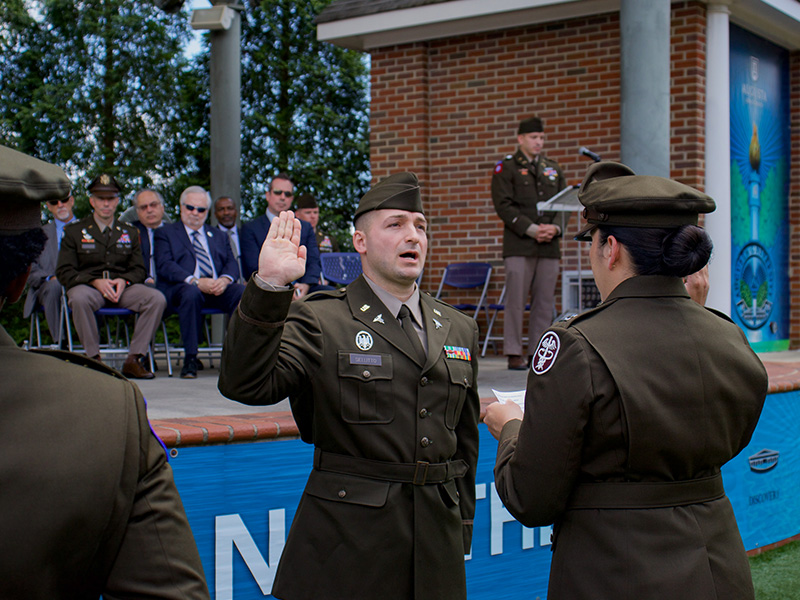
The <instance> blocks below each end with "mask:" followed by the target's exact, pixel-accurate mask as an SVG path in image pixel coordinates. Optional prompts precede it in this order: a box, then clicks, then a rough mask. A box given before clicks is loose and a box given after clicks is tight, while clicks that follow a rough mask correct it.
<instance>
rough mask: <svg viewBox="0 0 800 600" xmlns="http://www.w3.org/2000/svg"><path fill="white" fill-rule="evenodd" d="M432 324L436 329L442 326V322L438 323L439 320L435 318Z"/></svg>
mask: <svg viewBox="0 0 800 600" xmlns="http://www.w3.org/2000/svg"><path fill="white" fill-rule="evenodd" d="M433 325H434V326H435V327H436V329H441V328H442V324H441V323H439V321H437V320H436V319H434V320H433Z"/></svg>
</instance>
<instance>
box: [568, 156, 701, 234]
mask: <svg viewBox="0 0 800 600" xmlns="http://www.w3.org/2000/svg"><path fill="white" fill-rule="evenodd" d="M578 200H579V201H580V203H581V204H583V206H584V207H585V208H584V209H583V216H584V218H585V219H586V220H587V221H588V225H587V227H585V228H584V229H583V230H582V231H581V232H580V233H579V234H578V235H576V236H575V239H576V240H579V241H582V242H586V241H591V232H592V231H593V230H594V229H595V228H596V227H597V226H598V225H612V226H620V227H648V228H649V227H680V226H682V225H697V215H698V214H699V213H710V212H713V211H714V209H715V208H716V204H714V200H712V199H711V197H710V196H707V195H706V194H703V193H702V192H699V191H697V190H696V189H694V188H692V187H689V186H688V185H684V184H682V183H678V182H677V181H673V180H671V179H666V178H664V177H656V176H654V175H636V174H635V173H634V172H633V170H631V168H630V167H626V166H625V165H622V164H620V163H615V162H608V161H603V162H598V163H594V164H593V165H592V166H590V167H589V169H588V170H587V171H586V176H585V177H584V178H583V183H581V189H580V192H579V193H578Z"/></svg>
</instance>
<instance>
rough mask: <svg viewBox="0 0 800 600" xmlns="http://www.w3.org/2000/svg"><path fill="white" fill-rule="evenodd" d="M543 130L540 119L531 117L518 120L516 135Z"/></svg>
mask: <svg viewBox="0 0 800 600" xmlns="http://www.w3.org/2000/svg"><path fill="white" fill-rule="evenodd" d="M543 131H544V125H543V124H542V120H541V119H540V118H539V117H531V118H529V119H524V120H522V121H520V122H519V129H517V135H523V134H526V133H541V132H543Z"/></svg>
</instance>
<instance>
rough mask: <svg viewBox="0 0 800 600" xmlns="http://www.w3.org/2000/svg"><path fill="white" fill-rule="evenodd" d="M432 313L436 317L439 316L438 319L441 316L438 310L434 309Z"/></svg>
mask: <svg viewBox="0 0 800 600" xmlns="http://www.w3.org/2000/svg"><path fill="white" fill-rule="evenodd" d="M433 313H434V314H436V315H439V316H440V317H441V316H442V313H440V312H439V309H438V308H434V309H433Z"/></svg>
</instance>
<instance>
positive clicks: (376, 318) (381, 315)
mask: <svg viewBox="0 0 800 600" xmlns="http://www.w3.org/2000/svg"><path fill="white" fill-rule="evenodd" d="M372 322H373V323H380V324H381V325H386V323H385V322H384V321H383V313H381V314H379V315H378V316H377V317H375V318H374V319H372Z"/></svg>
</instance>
